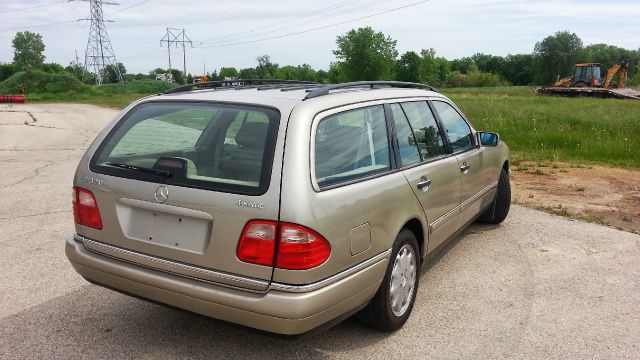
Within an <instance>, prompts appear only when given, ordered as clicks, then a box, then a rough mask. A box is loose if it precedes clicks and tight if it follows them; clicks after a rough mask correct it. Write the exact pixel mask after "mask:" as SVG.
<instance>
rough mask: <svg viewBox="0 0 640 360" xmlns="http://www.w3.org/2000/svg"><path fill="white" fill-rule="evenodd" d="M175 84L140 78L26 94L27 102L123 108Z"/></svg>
mask: <svg viewBox="0 0 640 360" xmlns="http://www.w3.org/2000/svg"><path fill="white" fill-rule="evenodd" d="M174 86H175V85H173V84H170V83H167V82H165V81H155V80H140V81H134V82H129V83H121V84H106V85H102V86H99V87H96V86H92V87H90V88H89V89H88V90H89V91H85V92H76V93H45V92H40V93H31V94H29V95H27V101H29V102H50V103H80V104H94V105H100V106H108V107H115V108H119V109H122V108H125V107H126V106H127V105H129V104H131V103H132V102H134V101H136V100H138V99H141V98H143V97H146V96H149V95H152V94H158V93H162V92H164V91H166V90H168V89H170V88H172V87H174Z"/></svg>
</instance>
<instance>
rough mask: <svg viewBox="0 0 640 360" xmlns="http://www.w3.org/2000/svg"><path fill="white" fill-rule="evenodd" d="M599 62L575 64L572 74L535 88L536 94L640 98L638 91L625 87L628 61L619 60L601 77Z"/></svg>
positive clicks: (601, 66)
mask: <svg viewBox="0 0 640 360" xmlns="http://www.w3.org/2000/svg"><path fill="white" fill-rule="evenodd" d="M602 68H603V65H602V64H599V63H586V64H576V65H575V67H574V72H573V76H571V77H566V78H563V79H561V78H560V75H558V79H557V80H556V83H555V84H554V85H553V86H550V87H541V88H538V89H537V93H538V95H564V96H591V97H600V98H619V99H634V100H640V91H635V90H633V89H628V88H626V83H627V77H628V73H629V62H628V61H621V62H620V63H618V64H617V65H615V66H613V67H612V68H611V69H609V70H608V71H607V73H606V74H605V76H604V78H603V77H602Z"/></svg>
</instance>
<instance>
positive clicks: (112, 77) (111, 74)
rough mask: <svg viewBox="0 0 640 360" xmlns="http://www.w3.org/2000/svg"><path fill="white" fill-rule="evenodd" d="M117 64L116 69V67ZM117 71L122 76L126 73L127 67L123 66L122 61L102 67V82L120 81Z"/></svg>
mask: <svg viewBox="0 0 640 360" xmlns="http://www.w3.org/2000/svg"><path fill="white" fill-rule="evenodd" d="M116 66H117V69H116ZM118 72H120V76H123V77H124V75H125V74H126V73H127V69H126V68H125V67H124V64H123V63H117V64H116V65H112V64H109V65H107V66H105V67H104V82H106V83H117V82H118V81H120V78H119V77H118Z"/></svg>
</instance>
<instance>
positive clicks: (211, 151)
mask: <svg viewBox="0 0 640 360" xmlns="http://www.w3.org/2000/svg"><path fill="white" fill-rule="evenodd" d="M278 123H279V114H278V112H277V111H275V110H273V109H268V108H261V107H252V106H235V105H227V104H215V103H164V102H163V103H160V102H156V103H153V102H152V103H145V104H142V105H139V106H137V107H135V108H134V109H133V110H131V111H130V112H129V113H128V114H127V115H125V117H124V118H123V119H122V120H121V121H120V122H119V123H118V124H117V125H116V126H115V127H114V129H113V130H112V131H111V132H110V133H109V134H108V135H107V137H106V138H105V140H104V141H103V142H102V143H101V144H100V146H99V147H98V150H97V151H96V153H95V155H94V156H93V158H92V160H91V163H90V167H91V170H93V171H95V172H98V173H102V174H107V175H114V176H118V177H124V178H131V179H138V180H143V181H150V182H160V183H166V184H171V185H178V186H186V187H194V188H203V189H211V190H219V191H226V192H233V193H241V194H250V195H258V194H262V193H264V192H266V189H267V188H268V185H269V179H270V175H271V165H272V162H273V153H274V148H275V141H276V136H277V131H278Z"/></svg>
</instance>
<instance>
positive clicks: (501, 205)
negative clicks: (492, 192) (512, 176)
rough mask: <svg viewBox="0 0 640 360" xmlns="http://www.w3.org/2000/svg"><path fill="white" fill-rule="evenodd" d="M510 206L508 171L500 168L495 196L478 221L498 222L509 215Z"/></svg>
mask: <svg viewBox="0 0 640 360" xmlns="http://www.w3.org/2000/svg"><path fill="white" fill-rule="evenodd" d="M510 208H511V184H510V183H509V172H507V170H505V169H502V171H501V172H500V178H499V179H498V189H497V190H496V197H495V198H494V199H493V202H492V203H491V206H489V208H488V209H487V211H486V212H485V213H484V214H482V216H481V217H480V218H479V220H480V221H482V222H485V223H489V224H500V223H501V222H503V221H504V219H506V218H507V215H509V209H510Z"/></svg>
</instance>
